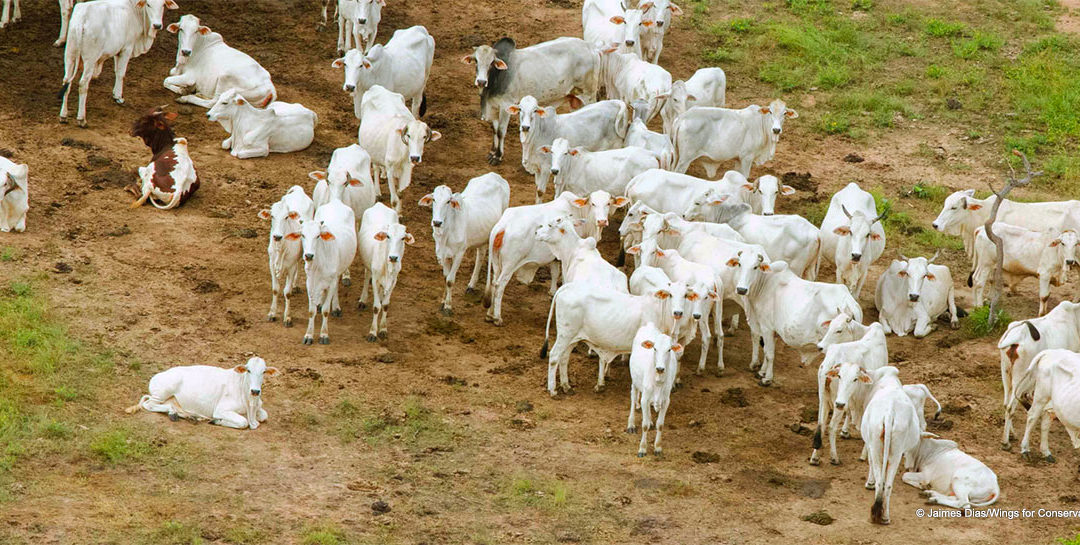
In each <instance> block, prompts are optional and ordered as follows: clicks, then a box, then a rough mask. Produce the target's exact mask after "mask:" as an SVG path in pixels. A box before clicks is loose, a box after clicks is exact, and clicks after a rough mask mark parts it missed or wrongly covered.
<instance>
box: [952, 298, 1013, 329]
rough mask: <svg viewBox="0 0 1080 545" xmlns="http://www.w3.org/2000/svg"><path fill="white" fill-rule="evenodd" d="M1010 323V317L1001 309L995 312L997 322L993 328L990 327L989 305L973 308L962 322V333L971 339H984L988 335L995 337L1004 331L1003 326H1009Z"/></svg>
mask: <svg viewBox="0 0 1080 545" xmlns="http://www.w3.org/2000/svg"><path fill="white" fill-rule="evenodd" d="M1011 321H1012V317H1011V316H1009V313H1008V312H1006V311H1005V309H1003V308H998V310H997V321H996V322H995V323H994V326H993V327H990V305H989V304H986V305H983V306H981V307H978V308H973V309H971V311H970V312H969V313H968V318H967V320H966V321H965V322H964V331H966V332H967V334H968V335H970V336H972V337H986V336H989V335H996V334H998V333H1000V332H1002V331H1004V330H1005V326H1007V325H1009V322H1011Z"/></svg>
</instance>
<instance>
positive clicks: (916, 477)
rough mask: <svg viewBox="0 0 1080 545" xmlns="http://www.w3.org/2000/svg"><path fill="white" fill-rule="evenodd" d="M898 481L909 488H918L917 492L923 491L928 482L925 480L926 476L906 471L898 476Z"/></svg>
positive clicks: (918, 472) (917, 472) (919, 472)
mask: <svg viewBox="0 0 1080 545" xmlns="http://www.w3.org/2000/svg"><path fill="white" fill-rule="evenodd" d="M900 480H901V481H904V483H905V484H909V485H911V486H914V487H915V488H918V489H919V490H923V489H925V488H926V486H927V484H928V482H929V481H928V480H927V478H926V475H925V474H924V473H922V472H921V471H908V472H906V473H904V474H903V475H901V476H900Z"/></svg>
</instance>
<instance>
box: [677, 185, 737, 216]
mask: <svg viewBox="0 0 1080 545" xmlns="http://www.w3.org/2000/svg"><path fill="white" fill-rule="evenodd" d="M729 197H731V195H728V194H727V193H721V192H720V189H719V188H716V187H710V188H708V189H706V190H705V191H703V192H702V193H700V194H699V195H698V196H697V197H694V200H693V201H691V202H690V206H689V207H688V208H687V209H686V210H685V211H684V212H683V214H682V217H683V219H685V220H688V221H716V216H717V214H718V208H719V207H720V206H721V205H723V204H724V203H725V202H727V200H728V198H729Z"/></svg>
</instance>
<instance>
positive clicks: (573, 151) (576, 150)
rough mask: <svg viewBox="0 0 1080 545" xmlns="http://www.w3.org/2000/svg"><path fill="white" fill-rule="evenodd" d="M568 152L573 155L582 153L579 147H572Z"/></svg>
mask: <svg viewBox="0 0 1080 545" xmlns="http://www.w3.org/2000/svg"><path fill="white" fill-rule="evenodd" d="M567 153H569V154H570V155H571V156H573V157H577V154H578V153H580V152H579V151H578V149H577V148H572V149H571V150H570V151H568V152H567Z"/></svg>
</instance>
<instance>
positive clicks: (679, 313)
mask: <svg viewBox="0 0 1080 545" xmlns="http://www.w3.org/2000/svg"><path fill="white" fill-rule="evenodd" d="M671 314H672V315H673V316H675V319H676V320H682V311H681V310H676V311H675V312H672V313H671Z"/></svg>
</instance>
